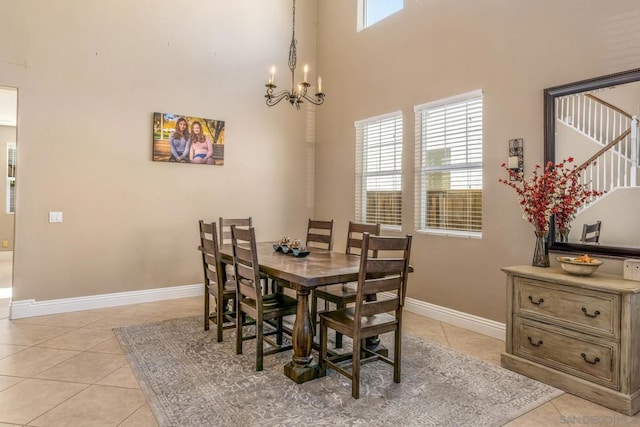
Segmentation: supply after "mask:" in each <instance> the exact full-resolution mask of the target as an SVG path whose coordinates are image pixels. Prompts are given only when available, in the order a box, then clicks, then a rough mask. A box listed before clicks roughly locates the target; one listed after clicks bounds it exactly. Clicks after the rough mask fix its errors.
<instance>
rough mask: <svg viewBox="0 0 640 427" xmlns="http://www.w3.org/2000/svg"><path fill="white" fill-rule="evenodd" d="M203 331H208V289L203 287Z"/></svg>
mask: <svg viewBox="0 0 640 427" xmlns="http://www.w3.org/2000/svg"><path fill="white" fill-rule="evenodd" d="M204 330H205V331H208V330H209V289H207V285H206V284H205V285H204Z"/></svg>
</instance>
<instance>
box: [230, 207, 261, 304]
mask: <svg viewBox="0 0 640 427" xmlns="http://www.w3.org/2000/svg"><path fill="white" fill-rule="evenodd" d="M218 223H219V225H220V226H219V230H220V244H221V245H229V244H231V226H232V225H236V226H238V227H253V220H252V219H251V217H247V218H223V217H220V218H219V219H218ZM225 271H226V272H227V277H230V278H232V279H233V278H234V274H235V273H234V272H233V264H228V265H225ZM262 279H263V280H265V281H268V277H267V276H266V275H262ZM266 291H268V289H267V288H265V292H266Z"/></svg>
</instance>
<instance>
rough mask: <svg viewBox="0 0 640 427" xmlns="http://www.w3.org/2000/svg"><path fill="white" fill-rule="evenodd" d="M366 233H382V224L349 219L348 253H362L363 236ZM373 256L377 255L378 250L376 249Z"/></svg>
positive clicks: (375, 234)
mask: <svg viewBox="0 0 640 427" xmlns="http://www.w3.org/2000/svg"><path fill="white" fill-rule="evenodd" d="M364 233H369V234H371V235H374V236H378V235H380V224H363V223H357V222H352V221H349V229H348V231H347V253H348V254H352V255H361V254H362V238H363V235H364ZM373 256H377V250H374V252H373Z"/></svg>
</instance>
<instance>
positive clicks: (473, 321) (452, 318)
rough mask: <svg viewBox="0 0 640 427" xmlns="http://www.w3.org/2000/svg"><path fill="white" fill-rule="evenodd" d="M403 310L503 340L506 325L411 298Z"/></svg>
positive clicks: (405, 302) (405, 303) (407, 300)
mask: <svg viewBox="0 0 640 427" xmlns="http://www.w3.org/2000/svg"><path fill="white" fill-rule="evenodd" d="M404 308H405V309H406V310H407V311H410V312H412V313H416V314H419V315H421V316H425V317H428V318H430V319H434V320H439V321H440V322H444V323H448V324H450V325H454V326H458V327H460V328H464V329H469V330H471V331H474V332H477V333H479V334H482V335H487V336H490V337H492V338H496V339H499V340H502V341H504V340H505V333H506V329H507V327H506V325H505V324H504V323H500V322H496V321H494V320H489V319H485V318H483V317H478V316H474V315H473V314H468V313H464V312H462V311H456V310H452V309H450V308H447V307H441V306H439V305H434V304H429V303H428V302H424V301H420V300H417V299H413V298H406V299H405V301H404Z"/></svg>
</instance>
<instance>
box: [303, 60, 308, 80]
mask: <svg viewBox="0 0 640 427" xmlns="http://www.w3.org/2000/svg"><path fill="white" fill-rule="evenodd" d="M308 72H309V66H308V65H307V64H304V78H303V79H302V81H303V82H305V83H306V82H307V73H308Z"/></svg>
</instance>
